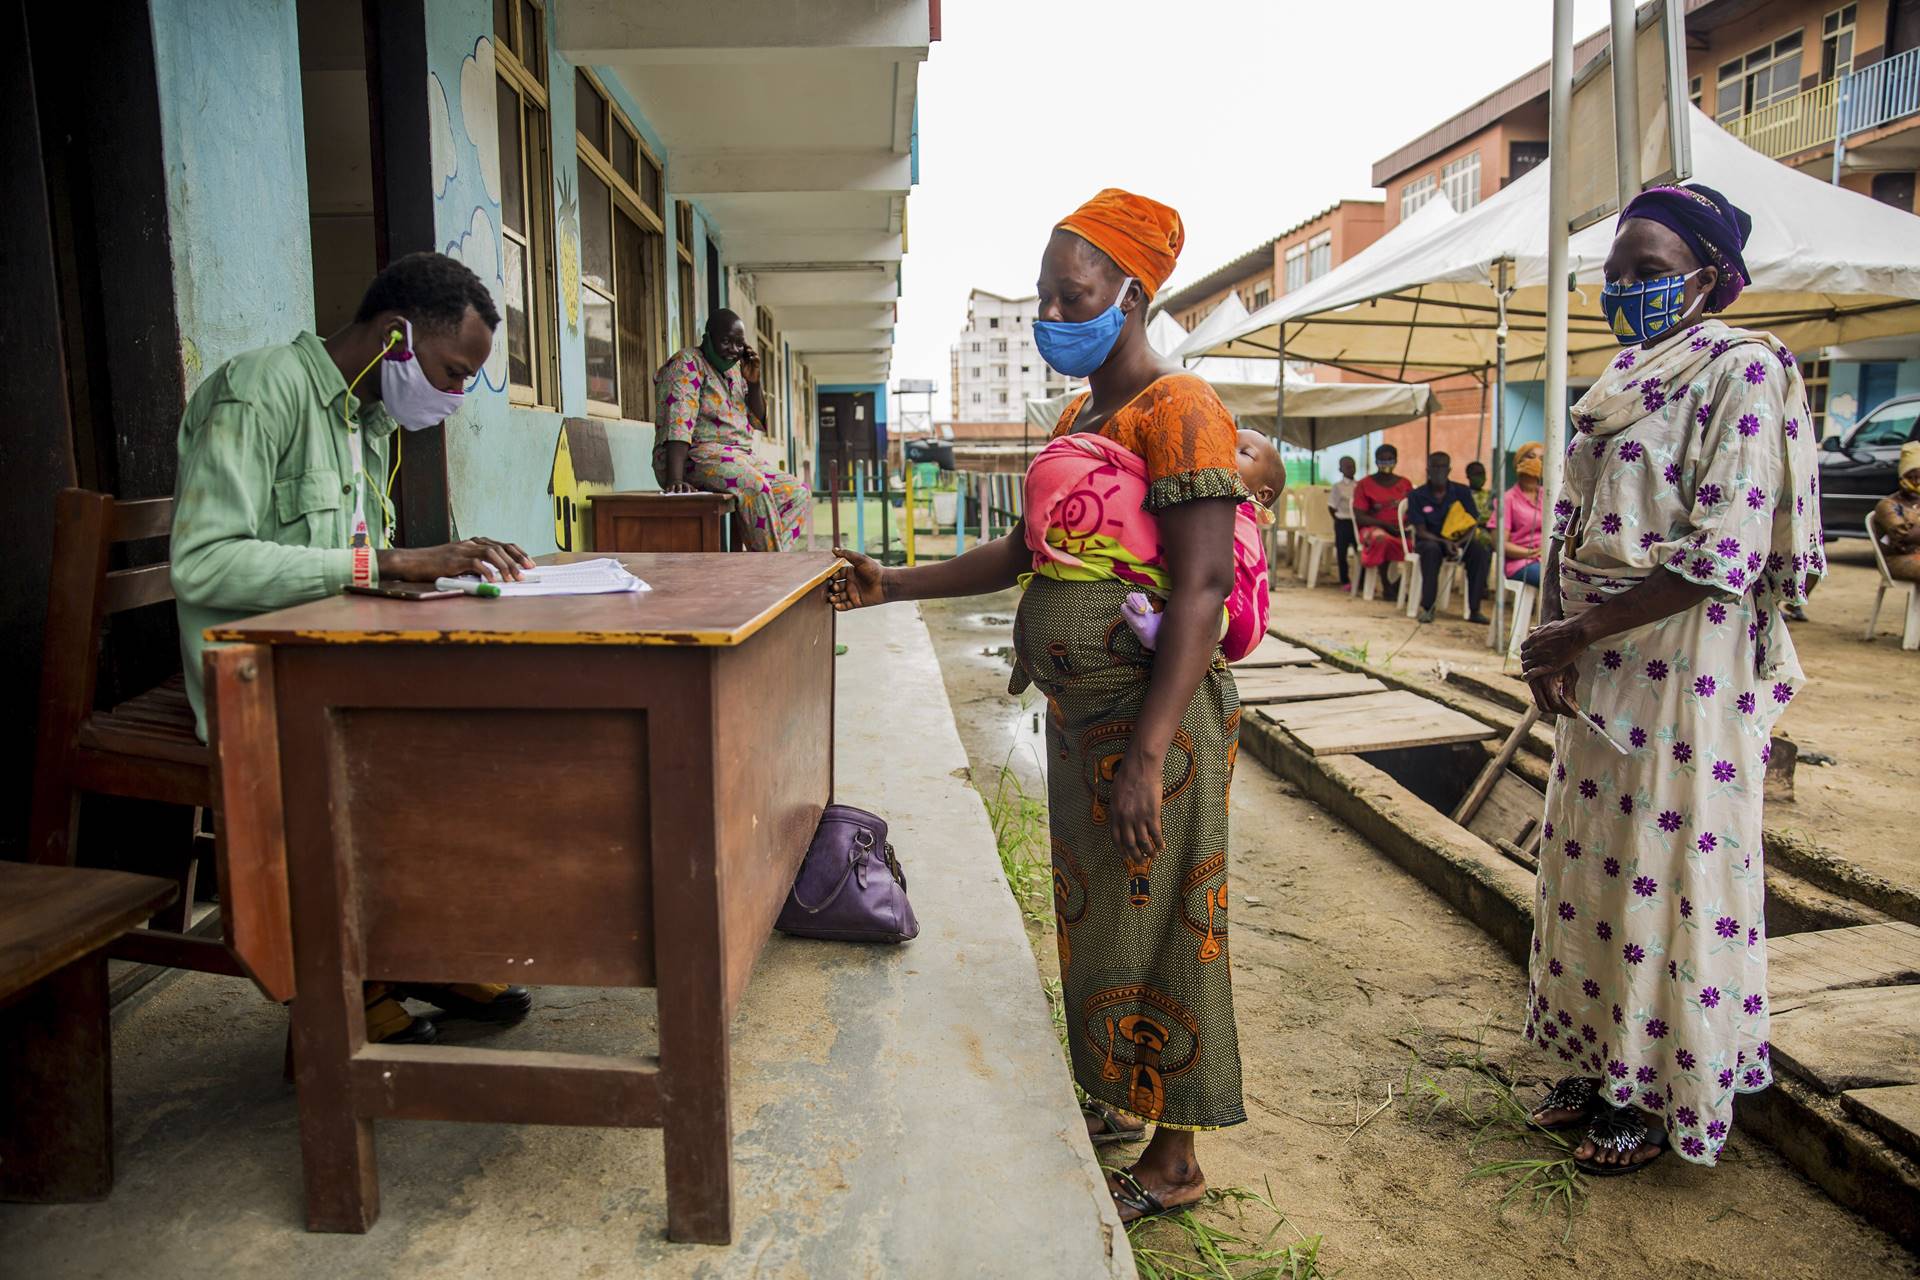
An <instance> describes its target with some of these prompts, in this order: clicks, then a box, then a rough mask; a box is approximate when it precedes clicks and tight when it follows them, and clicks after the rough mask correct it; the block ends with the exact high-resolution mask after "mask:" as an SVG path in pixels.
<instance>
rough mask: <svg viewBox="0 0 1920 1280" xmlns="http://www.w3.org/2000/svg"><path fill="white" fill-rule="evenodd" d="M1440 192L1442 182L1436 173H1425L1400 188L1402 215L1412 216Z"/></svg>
mask: <svg viewBox="0 0 1920 1280" xmlns="http://www.w3.org/2000/svg"><path fill="white" fill-rule="evenodd" d="M1439 194H1440V183H1439V180H1438V179H1437V178H1436V177H1435V175H1433V174H1431V173H1425V174H1422V175H1420V176H1419V177H1418V178H1415V179H1413V180H1412V181H1411V182H1408V183H1405V184H1403V185H1402V186H1401V188H1400V217H1401V219H1402V220H1405V219H1407V218H1411V217H1412V216H1413V215H1414V214H1416V213H1418V212H1420V207H1421V206H1422V205H1424V204H1426V202H1427V201H1429V200H1431V199H1433V198H1434V197H1435V196H1437V195H1439Z"/></svg>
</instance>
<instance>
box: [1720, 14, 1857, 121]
mask: <svg viewBox="0 0 1920 1280" xmlns="http://www.w3.org/2000/svg"><path fill="white" fill-rule="evenodd" d="M1848 58H1849V60H1851V58H1852V50H1851V42H1849V50H1848ZM1714 89H1715V92H1714V100H1713V118H1714V119H1715V120H1716V121H1718V122H1719V123H1721V124H1725V123H1726V122H1727V121H1729V120H1737V119H1739V118H1740V117H1741V116H1744V115H1748V114H1750V113H1752V112H1755V111H1758V110H1759V109H1760V108H1762V107H1764V106H1768V105H1770V104H1772V103H1775V102H1779V101H1781V100H1783V99H1786V98H1791V97H1792V96H1793V95H1794V94H1796V93H1798V92H1800V33H1799V32H1798V31H1794V32H1789V33H1788V34H1787V35H1784V36H1781V37H1780V38H1779V39H1778V40H1775V41H1774V42H1773V43H1772V44H1763V45H1761V46H1760V47H1759V48H1758V49H1755V50H1754V51H1753V52H1752V53H1749V54H1748V55H1747V56H1746V57H1744V58H1735V59H1734V60H1733V61H1732V62H1723V63H1721V64H1720V74H1719V77H1718V80H1717V82H1716V84H1715V86H1714Z"/></svg>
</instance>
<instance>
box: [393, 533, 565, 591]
mask: <svg viewBox="0 0 1920 1280" xmlns="http://www.w3.org/2000/svg"><path fill="white" fill-rule="evenodd" d="M379 566H380V579H381V581H383V582H432V581H433V580H434V579H435V578H457V577H460V576H461V575H463V574H469V573H474V574H478V575H480V576H481V577H482V578H486V579H488V580H492V579H496V578H505V579H506V580H507V581H509V582H513V581H516V580H518V579H519V577H520V574H521V572H522V571H523V570H526V569H531V568H533V557H532V556H529V555H528V554H527V553H526V552H524V551H522V550H521V549H520V548H519V547H517V546H515V545H514V544H513V543H511V542H497V541H495V540H494V539H492V538H468V539H466V540H465V541H462V542H448V543H445V544H443V545H441V546H437V547H389V548H388V549H386V550H385V551H382V552H380V553H379Z"/></svg>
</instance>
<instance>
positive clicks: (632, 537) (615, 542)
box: [590, 490, 740, 554]
mask: <svg viewBox="0 0 1920 1280" xmlns="http://www.w3.org/2000/svg"><path fill="white" fill-rule="evenodd" d="M590 501H591V502H592V504H593V547H594V550H595V551H596V552H599V553H601V554H605V553H607V552H610V551H725V550H727V549H728V539H727V537H726V532H727V525H728V522H729V521H731V520H732V519H733V513H734V512H735V511H736V510H737V509H738V507H739V503H738V502H736V501H735V500H734V497H733V495H732V494H730V493H660V492H658V491H655V490H637V491H634V492H631V493H597V494H594V495H593V497H592V498H591V499H590ZM733 533H734V535H735V536H734V538H733V539H732V549H733V550H735V551H738V550H740V541H739V536H738V535H739V530H738V529H734V530H733Z"/></svg>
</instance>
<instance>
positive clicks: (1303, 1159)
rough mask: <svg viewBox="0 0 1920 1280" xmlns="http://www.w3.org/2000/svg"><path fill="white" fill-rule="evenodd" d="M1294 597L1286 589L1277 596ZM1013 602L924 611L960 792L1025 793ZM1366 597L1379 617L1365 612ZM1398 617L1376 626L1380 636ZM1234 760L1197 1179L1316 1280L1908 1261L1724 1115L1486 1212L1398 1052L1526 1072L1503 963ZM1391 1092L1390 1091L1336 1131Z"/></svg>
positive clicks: (1348, 838)
mask: <svg viewBox="0 0 1920 1280" xmlns="http://www.w3.org/2000/svg"><path fill="white" fill-rule="evenodd" d="M1325 595H1327V593H1319V596H1325ZM1292 598H1301V599H1304V598H1305V593H1304V592H1293V593H1291V598H1288V599H1286V601H1285V603H1287V604H1288V605H1291V603H1292ZM1275 603H1276V605H1279V604H1281V603H1282V601H1281V600H1276V602H1275ZM1315 603H1316V604H1318V603H1319V599H1318V597H1316V600H1315ZM1329 603H1331V601H1329ZM1013 605H1014V600H1013V597H1012V595H1011V594H1009V595H1008V596H1004V597H993V598H990V599H987V600H984V601H982V600H975V601H958V602H941V603H934V604H928V605H926V606H924V611H925V613H926V616H927V620H928V623H929V625H930V627H931V628H932V631H933V635H934V640H935V644H936V647H938V649H939V650H940V656H941V662H942V670H943V675H944V676H945V679H946V682H947V689H948V693H949V695H950V696H951V698H952V701H953V707H954V712H955V715H956V718H957V720H958V721H959V725H960V733H961V737H962V739H963V741H965V743H966V745H967V749H968V753H969V756H970V758H971V760H972V763H973V769H974V775H975V780H976V783H977V784H978V785H979V786H980V787H981V789H982V790H988V789H990V788H991V786H992V779H994V778H997V777H998V775H999V769H1000V766H1001V765H1002V763H1003V762H1011V764H1012V766H1013V768H1014V770H1015V772H1016V773H1017V774H1018V775H1020V776H1021V777H1022V778H1023V780H1024V783H1023V784H1024V785H1026V786H1027V788H1028V790H1029V791H1030V792H1031V793H1032V794H1035V795H1039V794H1041V792H1040V791H1039V790H1038V767H1039V766H1038V761H1037V760H1036V759H1035V758H1034V756H1033V754H1032V752H1031V751H1030V750H1029V749H1028V747H1027V744H1028V743H1030V742H1031V741H1032V737H1031V726H1032V723H1033V722H1032V719H1031V715H1030V713H1024V712H1022V711H1021V710H1020V709H1019V708H1018V707H1017V705H1016V704H1015V703H1014V702H1013V701H1012V700H1011V699H1009V698H1008V697H1007V696H1006V694H1005V689H1006V673H1007V668H1006V666H1005V662H1004V659H1003V658H1002V657H1001V656H1000V655H999V653H998V652H997V651H998V650H999V649H1000V647H1001V646H1004V645H1006V644H1007V643H1008V639H1009V628H1008V626H1007V625H1006V620H1007V619H1008V618H1010V617H1011V615H1012V610H1013ZM1828 607H1829V608H1832V609H1833V610H1834V611H1835V612H1836V613H1839V614H1841V616H1846V615H1845V614H1844V612H1843V611H1842V610H1841V609H1840V608H1839V606H1837V605H1834V604H1833V603H1832V602H1831V601H1829V602H1828ZM1353 611H1354V612H1356V613H1357V612H1361V609H1358V608H1356V609H1354V610H1353ZM1365 611H1366V612H1368V613H1370V614H1377V615H1382V616H1384V614H1385V609H1384V607H1383V606H1380V605H1373V606H1370V607H1365ZM1327 625H1328V626H1329V627H1331V625H1332V624H1331V622H1329V623H1328V624H1327ZM1411 625H1412V624H1411V623H1409V624H1408V627H1411ZM1404 631H1405V629H1403V628H1399V627H1398V626H1397V624H1395V625H1393V626H1392V627H1383V628H1381V634H1382V635H1383V636H1384V635H1386V634H1388V633H1391V634H1393V635H1394V637H1395V640H1396V642H1397V639H1398V637H1399V635H1402V634H1404ZM1374 643H1375V646H1376V653H1378V652H1379V650H1378V644H1379V641H1375V642H1374ZM1859 649H1860V646H1857V645H1856V646H1855V652H1858V651H1859ZM1405 661H1406V659H1405V657H1404V655H1403V658H1402V662H1403V664H1404V662H1405ZM1812 718H1813V717H1811V716H1809V717H1808V719H1810V720H1811V719H1812ZM1239 774H1240V776H1239V779H1238V781H1237V782H1236V784H1235V786H1234V789H1233V794H1234V805H1235V811H1234V833H1235V834H1234V841H1233V845H1232V849H1233V856H1234V858H1235V859H1236V862H1235V868H1234V888H1235V894H1234V901H1233V904H1232V911H1233V923H1234V932H1233V949H1232V956H1233V970H1234V983H1235V988H1236V1004H1237V1008H1238V1013H1239V1024H1240V1037H1241V1054H1242V1060H1243V1063H1244V1068H1245V1082H1246V1093H1247V1104H1248V1112H1249V1114H1250V1115H1251V1117H1252V1122H1251V1123H1249V1124H1247V1125H1244V1126H1241V1127H1238V1128H1235V1129H1231V1130H1228V1131H1225V1132H1223V1133H1219V1134H1209V1135H1205V1136H1204V1137H1203V1138H1202V1140H1201V1143H1200V1154H1201V1159H1202V1162H1203V1165H1204V1167H1205V1169H1206V1171H1207V1173H1208V1176H1209V1178H1210V1180H1211V1182H1212V1183H1213V1185H1215V1186H1221V1187H1224V1186H1231V1185H1238V1186H1244V1187H1249V1188H1253V1189H1255V1190H1260V1189H1262V1188H1263V1187H1264V1186H1265V1185H1266V1184H1267V1182H1268V1180H1271V1186H1272V1190H1273V1193H1274V1197H1275V1200H1276V1202H1277V1203H1278V1204H1279V1205H1280V1207H1281V1208H1282V1209H1283V1210H1284V1211H1285V1212H1286V1214H1287V1215H1288V1218H1289V1220H1290V1221H1291V1222H1292V1223H1293V1224H1294V1226H1295V1227H1297V1228H1298V1229H1299V1230H1300V1231H1301V1232H1304V1233H1306V1234H1308V1235H1319V1236H1322V1237H1324V1245H1323V1252H1322V1254H1321V1263H1322V1266H1323V1267H1324V1268H1325V1269H1326V1270H1327V1271H1328V1272H1329V1273H1337V1274H1340V1275H1343V1276H1357V1277H1372V1276H1411V1277H1418V1278H1419V1280H1426V1278H1427V1277H1436V1276H1458V1275H1476V1276H1488V1277H1494V1278H1496V1280H1508V1278H1512V1280H1518V1278H1520V1277H1532V1276H1536V1275H1575V1274H1577V1275H1579V1276H1582V1277H1585V1278H1589V1280H1597V1278H1602V1277H1615V1276H1618V1277H1623V1278H1624V1277H1634V1278H1636V1280H1638V1278H1641V1277H1647V1276H1688V1277H1721V1276H1725V1277H1736V1276H1737V1277H1750V1276H1753V1275H1756V1274H1765V1275H1768V1276H1770V1277H1788V1276H1807V1277H1816V1276H1817V1277H1823V1278H1826V1277H1834V1276H1846V1277H1869V1276H1899V1275H1916V1274H1920V1262H1916V1259H1915V1258H1914V1257H1912V1256H1911V1255H1909V1254H1907V1253H1905V1252H1904V1251H1902V1250H1901V1249H1900V1248H1899V1246H1898V1245H1896V1244H1894V1243H1893V1242H1892V1241H1891V1240H1889V1239H1888V1238H1887V1237H1886V1236H1885V1235H1884V1234H1882V1233H1881V1232H1879V1231H1877V1230H1876V1229H1874V1228H1872V1227H1870V1226H1868V1225H1866V1224H1864V1223H1862V1222H1861V1221H1859V1220H1858V1219H1856V1218H1854V1217H1853V1216H1852V1215H1851V1214H1849V1213H1847V1212H1846V1211H1845V1210H1843V1209H1841V1208H1840V1207H1838V1206H1837V1205H1835V1204H1834V1203H1833V1202H1832V1201H1830V1200H1829V1199H1827V1198H1826V1196H1825V1195H1823V1194H1822V1193H1821V1192H1820V1191H1819V1190H1818V1189H1817V1188H1815V1187H1814V1186H1812V1185H1811V1184H1810V1183H1808V1182H1806V1181H1804V1180H1803V1179H1802V1178H1800V1176H1799V1175H1798V1174H1796V1173H1795V1172H1794V1171H1793V1170H1791V1169H1790V1168H1788V1167H1787V1166H1786V1165H1785V1164H1784V1163H1783V1162H1782V1161H1781V1160H1780V1159H1779V1157H1778V1156H1776V1155H1775V1154H1774V1153H1773V1152H1772V1150H1771V1149H1770V1148H1768V1147H1766V1146H1765V1145H1764V1144H1761V1143H1758V1142H1756V1141H1751V1140H1746V1139H1743V1138H1742V1136H1741V1135H1740V1133H1739V1131H1738V1130H1737V1129H1736V1131H1735V1135H1734V1138H1733V1140H1732V1141H1731V1142H1730V1143H1729V1144H1728V1146H1727V1150H1726V1154H1725V1156H1724V1157H1723V1159H1722V1163H1721V1165H1720V1167H1719V1168H1718V1169H1717V1170H1706V1169H1701V1168H1698V1167H1696V1166H1693V1165H1689V1164H1685V1163H1683V1162H1681V1161H1680V1160H1678V1159H1677V1158H1673V1157H1669V1158H1667V1159H1665V1160H1663V1161H1662V1162H1661V1164H1660V1165H1659V1166H1658V1167H1657V1168H1655V1169H1652V1170H1649V1171H1647V1172H1645V1173H1642V1174H1639V1175H1636V1176H1634V1177H1632V1178H1628V1179H1615V1180H1609V1181H1605V1182H1592V1183H1590V1189H1591V1195H1590V1198H1589V1199H1588V1200H1587V1201H1586V1202H1585V1204H1584V1207H1583V1208H1582V1209H1581V1210H1580V1212H1579V1213H1578V1215H1577V1216H1576V1218H1575V1220H1574V1221H1573V1224H1572V1228H1571V1234H1570V1236H1569V1237H1568V1238H1566V1239H1564V1240H1563V1232H1564V1231H1565V1230H1566V1226H1567V1224H1566V1222H1565V1220H1564V1218H1562V1217H1558V1216H1556V1217H1550V1218H1546V1219H1540V1218H1536V1217H1534V1216H1532V1214H1531V1213H1530V1212H1528V1211H1527V1210H1526V1209H1524V1208H1514V1209H1509V1210H1507V1211H1506V1213H1505V1214H1504V1215H1502V1213H1501V1212H1500V1209H1499V1201H1500V1197H1501V1194H1502V1188H1501V1187H1499V1186H1498V1185H1496V1184H1495V1183H1494V1182H1492V1181H1490V1180H1469V1177H1468V1175H1469V1173H1470V1172H1471V1171H1472V1169H1473V1168H1474V1166H1475V1164H1476V1163H1477V1160H1476V1159H1475V1158H1474V1157H1472V1156H1471V1155H1470V1154H1469V1152H1468V1150H1467V1141H1468V1138H1469V1136H1470V1130H1469V1129H1468V1127H1467V1126H1466V1125H1465V1124H1464V1123H1463V1122H1461V1121H1460V1120H1458V1119H1455V1118H1451V1117H1450V1116H1448V1115H1446V1114H1442V1115H1441V1116H1439V1117H1438V1118H1430V1117H1429V1115H1428V1111H1427V1107H1426V1105H1425V1104H1424V1103H1422V1102H1420V1101H1418V1100H1415V1101H1412V1102H1407V1101H1402V1097H1403V1086H1404V1084H1405V1082H1406V1079H1407V1073H1408V1067H1409V1065H1410V1062H1411V1060H1412V1051H1411V1050H1412V1047H1413V1046H1422V1047H1423V1048H1424V1050H1425V1051H1426V1052H1428V1053H1429V1054H1430V1055H1433V1054H1437V1053H1439V1052H1440V1051H1443V1050H1445V1049H1447V1048H1455V1049H1462V1050H1465V1049H1471V1048H1472V1046H1473V1044H1474V1043H1475V1042H1476V1041H1477V1040H1480V1039H1482V1038H1484V1041H1485V1045H1486V1056H1487V1058H1488V1059H1489V1060H1491V1061H1494V1062H1497V1063H1500V1064H1511V1066H1512V1067H1513V1068H1514V1070H1515V1071H1516V1072H1518V1073H1519V1074H1520V1075H1521V1076H1522V1077H1523V1078H1526V1079H1529V1080H1531V1079H1533V1078H1534V1076H1533V1073H1535V1072H1538V1071H1540V1070H1542V1069H1543V1068H1542V1066H1541V1064H1539V1063H1537V1062H1535V1061H1533V1060H1532V1059H1530V1058H1528V1057H1526V1056H1524V1055H1523V1054H1522V1050H1521V1042H1520V1040H1519V1036H1518V1034H1517V1025H1516V1017H1515V1015H1516V1013H1517V1011H1518V1009H1519V1006H1520V1003H1521V1001H1522V999H1523V992H1524V979H1523V976H1522V974H1521V973H1520V971H1519V970H1518V969H1517V968H1516V967H1515V966H1514V965H1513V964H1512V963H1511V962H1510V961H1509V960H1508V959H1507V958H1506V957H1505V956H1504V955H1503V954H1501V953H1500V951H1499V950H1498V949H1497V948H1496V947H1495V946H1494V945H1493V943H1492V942H1491V941H1489V940H1488V939H1487V938H1486V937H1485V936H1484V935H1483V934H1482V933H1481V932H1480V931H1479V930H1478V929H1477V928H1476V927H1475V926H1474V925H1473V924H1471V923H1470V922H1468V921H1467V920H1466V919H1465V918H1463V917H1461V916H1460V915H1458V914H1457V913H1455V912H1454V911H1453V910H1452V909H1451V908H1449V907H1448V906H1446V904H1444V903H1443V902H1441V901H1440V900H1439V899H1438V898H1436V897H1434V896H1433V895H1432V894H1430V893H1429V892H1428V891H1427V890H1426V889H1424V888H1423V887H1422V886H1421V885H1420V884H1419V883H1418V882H1416V881H1414V880H1413V879H1412V878H1411V877H1409V876H1407V875H1405V874H1404V873H1402V872H1401V871H1400V870H1399V869H1398V868H1397V867H1395V866H1394V865H1393V864H1392V863H1390V862H1388V861H1387V860H1386V859H1385V858H1384V857H1383V856H1382V855H1380V854H1379V853H1377V852H1376V851H1375V850H1374V849H1373V848H1372V847H1371V846H1370V845H1368V844H1367V843H1366V842H1365V841H1364V840H1362V839H1361V838H1360V837H1358V836H1356V835H1354V834H1353V833H1352V832H1351V831H1349V830H1348V829H1347V828H1346V827H1344V826H1343V825H1341V824H1340V823H1338V822H1336V821H1334V820H1333V819H1331V818H1330V817H1328V816H1327V815H1326V814H1325V813H1324V812H1322V811H1321V810H1320V809H1319V808H1318V807H1317V806H1315V805H1313V804H1312V803H1310V802H1309V801H1307V800H1305V799H1304V798H1302V797H1300V796H1299V795H1298V794H1297V793H1295V792H1294V791H1293V790H1292V789H1291V788H1290V787H1288V786H1287V785H1286V784H1285V783H1283V782H1282V781H1280V780H1279V779H1278V778H1276V777H1275V776H1274V775H1273V774H1271V773H1269V772H1268V771H1267V770H1266V769H1264V768H1263V767H1262V766H1261V765H1260V764H1259V762H1258V761H1256V760H1254V759H1252V758H1251V757H1249V756H1246V755H1244V754H1243V755H1242V756H1241V761H1240V767H1239ZM1250 897H1251V898H1257V899H1259V902H1258V903H1257V904H1256V903H1254V902H1251V901H1249V900H1248V899H1249V898H1250ZM1035 944H1036V952H1037V954H1038V956H1039V960H1038V963H1039V965H1040V967H1041V970H1042V972H1043V974H1045V975H1047V976H1049V977H1051V976H1054V974H1055V972H1056V967H1055V962H1054V958H1053V957H1054V950H1053V944H1052V940H1051V938H1048V937H1046V936H1044V930H1040V929H1036V931H1035ZM1062 1069H1063V1070H1064V1069H1065V1066H1064V1062H1063V1064H1062ZM1467 1079H1468V1076H1467V1073H1465V1072H1463V1071H1454V1072H1451V1073H1448V1074H1447V1075H1446V1076H1445V1080H1446V1081H1447V1082H1448V1083H1449V1084H1453V1085H1459V1084H1463V1083H1465V1082H1466V1081H1467ZM1389 1087H1391V1088H1392V1090H1393V1097H1394V1102H1393V1104H1392V1105H1391V1106H1389V1107H1387V1108H1386V1109H1384V1110H1382V1111H1381V1112H1380V1113H1379V1114H1378V1115H1377V1116H1375V1117H1374V1118H1373V1119H1371V1120H1370V1121H1368V1122H1367V1123H1366V1124H1365V1125H1364V1127H1359V1128H1358V1131H1357V1132H1356V1126H1357V1122H1358V1121H1359V1120H1365V1119H1366V1117H1367V1116H1368V1114H1369V1113H1371V1112H1373V1111H1374V1110H1375V1108H1377V1107H1379V1105H1380V1104H1381V1103H1382V1102H1384V1101H1385V1100H1386V1099H1387V1096H1388V1090H1389ZM1108 1150H1109V1151H1111V1150H1112V1149H1108ZM1108 1158H1109V1159H1111V1158H1112V1157H1111V1156H1109V1157H1108ZM1483 1158H1484V1157H1483ZM1210 1212H1211V1213H1213V1214H1216V1215H1219V1214H1224V1211H1223V1210H1213V1211H1210ZM1223 1225H1225V1222H1224V1221H1223ZM1259 1225H1260V1226H1261V1228H1262V1229H1264V1226H1265V1223H1264V1222H1262V1223H1260V1224H1259ZM1156 1230H1157V1231H1162V1232H1164V1231H1166V1228H1164V1227H1161V1228H1156Z"/></svg>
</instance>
